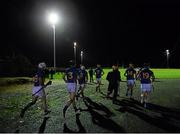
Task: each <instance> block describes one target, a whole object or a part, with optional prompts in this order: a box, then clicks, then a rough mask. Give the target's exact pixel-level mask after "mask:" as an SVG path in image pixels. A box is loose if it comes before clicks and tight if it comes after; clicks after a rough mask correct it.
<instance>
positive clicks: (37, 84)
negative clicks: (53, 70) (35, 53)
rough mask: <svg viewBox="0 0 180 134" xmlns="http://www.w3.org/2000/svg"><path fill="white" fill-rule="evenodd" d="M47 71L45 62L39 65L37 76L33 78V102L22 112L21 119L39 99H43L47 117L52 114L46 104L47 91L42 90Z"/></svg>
mask: <svg viewBox="0 0 180 134" xmlns="http://www.w3.org/2000/svg"><path fill="white" fill-rule="evenodd" d="M45 69H46V64H45V63H44V62H42V63H39V65H38V71H37V73H36V74H35V76H34V77H33V82H34V87H33V88H32V94H33V96H32V102H30V103H29V104H27V105H26V106H25V107H24V108H23V109H22V110H21V113H20V117H21V118H23V116H24V114H25V111H26V110H27V109H28V108H29V107H31V106H32V105H34V104H35V103H36V102H37V100H38V98H41V100H42V102H43V109H44V114H45V115H46V114H48V113H49V112H50V110H48V107H47V103H46V93H45V90H44V89H42V90H40V89H41V88H42V87H43V86H44V82H45ZM39 90H40V91H39ZM37 91H39V92H37Z"/></svg>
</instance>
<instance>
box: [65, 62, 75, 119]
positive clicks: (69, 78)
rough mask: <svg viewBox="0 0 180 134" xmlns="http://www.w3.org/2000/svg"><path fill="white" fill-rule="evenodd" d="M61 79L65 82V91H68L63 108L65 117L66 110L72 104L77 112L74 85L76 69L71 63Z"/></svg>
mask: <svg viewBox="0 0 180 134" xmlns="http://www.w3.org/2000/svg"><path fill="white" fill-rule="evenodd" d="M63 80H64V81H65V82H66V83H67V92H68V93H69V100H68V101H67V103H66V105H65V106H64V108H63V117H64V119H65V117H66V110H67V109H68V108H69V106H70V105H71V104H72V105H73V107H74V110H75V112H77V110H78V109H77V107H76V104H75V96H76V87H77V69H76V67H75V66H73V65H72V64H71V67H69V68H67V69H66V71H65V74H64V76H63Z"/></svg>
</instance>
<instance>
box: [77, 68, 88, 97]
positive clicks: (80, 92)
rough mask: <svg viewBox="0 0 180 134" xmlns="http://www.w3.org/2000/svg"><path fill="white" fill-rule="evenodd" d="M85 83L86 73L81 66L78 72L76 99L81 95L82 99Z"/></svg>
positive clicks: (86, 79)
mask: <svg viewBox="0 0 180 134" xmlns="http://www.w3.org/2000/svg"><path fill="white" fill-rule="evenodd" d="M87 81H88V73H87V71H86V70H85V67H84V66H83V65H81V67H80V69H79V70H78V84H79V90H78V92H77V97H79V95H81V96H82V97H83V98H84V88H85V87H86V83H87Z"/></svg>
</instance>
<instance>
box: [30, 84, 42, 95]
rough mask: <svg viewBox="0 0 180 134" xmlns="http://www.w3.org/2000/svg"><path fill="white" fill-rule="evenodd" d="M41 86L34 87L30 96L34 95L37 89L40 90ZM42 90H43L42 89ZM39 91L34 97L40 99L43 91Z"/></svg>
mask: <svg viewBox="0 0 180 134" xmlns="http://www.w3.org/2000/svg"><path fill="white" fill-rule="evenodd" d="M41 88H42V86H34V87H33V89H32V94H35V93H36V92H37V91H38V90H39V89H41ZM42 90H43V89H42ZM42 90H41V91H39V92H38V93H36V94H35V95H34V96H39V97H42V96H44V93H43V91H42Z"/></svg>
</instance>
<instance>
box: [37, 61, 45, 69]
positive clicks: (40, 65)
mask: <svg viewBox="0 0 180 134" xmlns="http://www.w3.org/2000/svg"><path fill="white" fill-rule="evenodd" d="M38 68H40V69H45V68H46V63H44V62H41V63H39V64H38Z"/></svg>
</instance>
